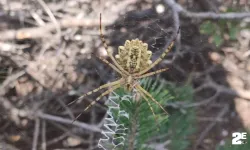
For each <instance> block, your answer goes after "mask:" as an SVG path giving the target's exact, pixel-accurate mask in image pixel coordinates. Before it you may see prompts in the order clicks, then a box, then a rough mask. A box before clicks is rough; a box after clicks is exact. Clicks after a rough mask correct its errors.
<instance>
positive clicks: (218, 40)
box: [213, 34, 224, 47]
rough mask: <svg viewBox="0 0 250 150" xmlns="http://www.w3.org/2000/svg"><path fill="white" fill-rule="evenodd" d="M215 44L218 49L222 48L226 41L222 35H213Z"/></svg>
mask: <svg viewBox="0 0 250 150" xmlns="http://www.w3.org/2000/svg"><path fill="white" fill-rule="evenodd" d="M213 42H214V43H215V45H216V46H217V47H220V46H221V44H222V43H223V42H224V39H223V37H222V36H221V35H219V34H215V35H213Z"/></svg>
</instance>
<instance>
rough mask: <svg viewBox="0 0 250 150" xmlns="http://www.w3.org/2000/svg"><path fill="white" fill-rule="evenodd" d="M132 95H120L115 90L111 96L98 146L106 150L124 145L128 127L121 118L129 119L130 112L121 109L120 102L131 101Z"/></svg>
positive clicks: (112, 149) (113, 149)
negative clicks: (121, 121)
mask: <svg viewBox="0 0 250 150" xmlns="http://www.w3.org/2000/svg"><path fill="white" fill-rule="evenodd" d="M130 98H131V96H130V95H124V96H122V97H121V96H119V95H118V94H116V93H115V92H113V95H111V96H109V98H108V101H107V105H108V107H109V108H108V111H107V114H106V117H105V118H104V125H103V130H102V132H101V133H102V137H101V138H100V139H99V141H98V147H99V148H102V149H104V150H115V149H116V148H117V147H119V146H124V144H125V140H126V139H125V136H126V131H127V130H128V128H126V127H125V126H124V124H122V123H119V122H120V119H122V118H125V119H129V114H128V113H127V112H126V111H124V110H121V108H120V104H119V103H120V102H122V101H129V99H130Z"/></svg>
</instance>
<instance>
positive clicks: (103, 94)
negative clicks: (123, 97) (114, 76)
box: [72, 84, 121, 123]
mask: <svg viewBox="0 0 250 150" xmlns="http://www.w3.org/2000/svg"><path fill="white" fill-rule="evenodd" d="M119 87H121V85H120V84H118V85H114V86H113V87H112V88H110V89H108V90H106V91H105V92H103V93H102V94H101V95H100V96H98V97H97V98H96V100H94V101H92V102H91V103H90V104H89V105H88V106H87V107H86V108H85V109H84V110H83V111H86V110H88V109H89V108H90V107H91V106H93V105H95V104H96V103H97V102H98V101H99V100H100V99H101V98H102V97H103V96H105V95H108V94H109V93H111V92H113V91H114V90H115V89H117V88H119ZM81 115H82V113H80V114H79V115H77V116H76V118H75V119H74V120H73V122H72V123H74V122H75V121H76V120H77V119H78V118H79V117H80V116H81Z"/></svg>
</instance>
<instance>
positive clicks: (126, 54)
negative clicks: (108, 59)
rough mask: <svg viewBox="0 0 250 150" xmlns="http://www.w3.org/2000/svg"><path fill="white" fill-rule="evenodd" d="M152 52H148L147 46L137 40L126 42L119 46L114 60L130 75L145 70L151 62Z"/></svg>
mask: <svg viewBox="0 0 250 150" xmlns="http://www.w3.org/2000/svg"><path fill="white" fill-rule="evenodd" d="M151 55H152V52H151V51H150V50H148V44H146V43H143V42H142V41H140V40H139V39H135V40H131V41H129V40H126V42H125V44H124V46H119V48H118V54H117V55H116V56H115V57H116V60H117V62H118V64H119V65H121V66H122V68H123V69H124V70H126V71H128V72H130V73H137V72H140V71H141V70H143V69H145V68H147V67H148V66H149V65H150V64H151V63H152V61H151V60H150V59H151Z"/></svg>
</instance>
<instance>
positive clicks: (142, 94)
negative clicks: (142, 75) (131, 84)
mask: <svg viewBox="0 0 250 150" xmlns="http://www.w3.org/2000/svg"><path fill="white" fill-rule="evenodd" d="M139 93H140V94H141V96H142V97H143V98H144V99H145V100H146V101H147V104H148V106H149V108H150V109H151V112H152V113H153V115H154V118H155V121H156V122H158V121H157V117H156V115H155V112H154V109H153V107H152V105H151V103H150V102H149V100H148V98H147V97H146V96H145V94H144V93H143V92H141V91H140V90H139Z"/></svg>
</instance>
